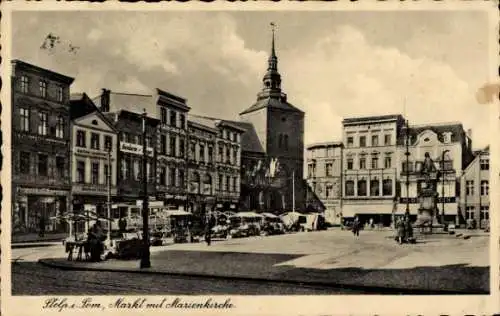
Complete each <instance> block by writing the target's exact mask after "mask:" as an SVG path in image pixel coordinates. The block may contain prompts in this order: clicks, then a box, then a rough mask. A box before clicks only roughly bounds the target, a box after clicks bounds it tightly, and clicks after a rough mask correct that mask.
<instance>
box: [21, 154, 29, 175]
mask: <svg viewBox="0 0 500 316" xmlns="http://www.w3.org/2000/svg"><path fill="white" fill-rule="evenodd" d="M30 156H31V154H30V153H29V152H27V151H21V153H20V157H19V171H20V172H21V173H22V174H29V173H30Z"/></svg>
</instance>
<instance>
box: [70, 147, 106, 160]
mask: <svg viewBox="0 0 500 316" xmlns="http://www.w3.org/2000/svg"><path fill="white" fill-rule="evenodd" d="M75 154H77V155H80V156H88V157H92V158H108V153H107V152H103V151H99V150H93V149H86V148H78V147H77V148H76V149H75Z"/></svg>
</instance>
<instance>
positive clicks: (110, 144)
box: [104, 135, 113, 150]
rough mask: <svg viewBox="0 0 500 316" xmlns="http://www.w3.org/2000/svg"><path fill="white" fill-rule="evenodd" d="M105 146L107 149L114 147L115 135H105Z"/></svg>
mask: <svg viewBox="0 0 500 316" xmlns="http://www.w3.org/2000/svg"><path fill="white" fill-rule="evenodd" d="M104 147H105V148H106V150H111V149H112V148H113V137H111V136H109V135H106V136H104Z"/></svg>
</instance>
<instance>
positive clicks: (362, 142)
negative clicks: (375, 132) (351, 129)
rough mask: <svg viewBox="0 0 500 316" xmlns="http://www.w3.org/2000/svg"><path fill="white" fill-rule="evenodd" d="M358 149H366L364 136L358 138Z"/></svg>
mask: <svg viewBox="0 0 500 316" xmlns="http://www.w3.org/2000/svg"><path fill="white" fill-rule="evenodd" d="M359 147H366V136H359Z"/></svg>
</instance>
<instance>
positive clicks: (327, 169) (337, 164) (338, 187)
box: [307, 142, 343, 224]
mask: <svg viewBox="0 0 500 316" xmlns="http://www.w3.org/2000/svg"><path fill="white" fill-rule="evenodd" d="M342 147H343V145H342V143H341V142H325V143H317V144H311V145H309V146H307V183H308V185H309V187H310V188H311V190H312V191H313V192H314V194H315V196H316V197H317V198H319V200H320V201H321V202H322V204H323V205H324V208H325V209H324V213H325V218H326V220H327V221H328V222H329V223H332V224H340V220H341V213H342V211H341V207H342V205H341V201H342Z"/></svg>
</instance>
